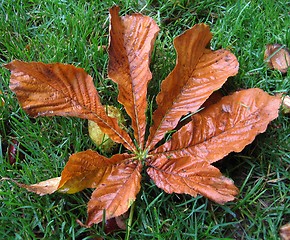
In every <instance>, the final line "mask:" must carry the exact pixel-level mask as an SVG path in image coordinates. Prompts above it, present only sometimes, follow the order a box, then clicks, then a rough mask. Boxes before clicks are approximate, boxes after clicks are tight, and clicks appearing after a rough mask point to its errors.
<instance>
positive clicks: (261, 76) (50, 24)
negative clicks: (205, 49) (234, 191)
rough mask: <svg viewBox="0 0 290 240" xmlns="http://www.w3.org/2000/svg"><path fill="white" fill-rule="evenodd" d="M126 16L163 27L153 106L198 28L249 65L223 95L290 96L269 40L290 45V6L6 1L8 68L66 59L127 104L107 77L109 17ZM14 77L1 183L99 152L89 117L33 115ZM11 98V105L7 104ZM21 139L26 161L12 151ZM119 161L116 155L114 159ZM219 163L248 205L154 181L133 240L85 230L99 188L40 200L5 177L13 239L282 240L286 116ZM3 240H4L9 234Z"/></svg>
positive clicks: (5, 110) (34, 178)
mask: <svg viewBox="0 0 290 240" xmlns="http://www.w3.org/2000/svg"><path fill="white" fill-rule="evenodd" d="M116 3H118V5H119V6H120V7H121V12H120V14H121V15H125V14H130V13H133V12H141V13H142V14H144V15H149V16H150V17H152V18H153V19H154V20H155V21H156V22H157V24H158V25H159V27H160V32H159V35H158V37H157V40H156V45H155V49H154V52H153V55H152V60H151V71H152V73H153V79H152V81H151V82H150V85H149V90H148V102H150V105H149V106H150V107H152V108H154V107H155V102H154V96H155V95H156V94H157V93H158V91H159V87H160V82H161V80H163V79H164V78H165V77H166V76H167V74H168V73H169V72H170V71H171V70H172V69H173V67H174V65H175V51H174V48H173V39H174V37H176V36H178V35H179V34H181V33H182V32H183V31H185V30H187V29H189V28H190V27H192V26H193V25H194V24H196V23H200V22H204V23H206V24H208V25H209V26H210V28H211V31H212V33H213V39H212V41H211V47H212V48H213V49H219V48H225V49H228V50H230V51H232V52H233V53H234V54H235V55H236V57H237V58H238V60H239V64H240V69H239V73H238V75H237V76H235V77H232V78H230V79H229V80H228V82H227V83H226V84H225V85H224V86H223V89H222V91H223V93H225V94H229V93H231V92H234V91H236V90H239V89H245V88H252V87H258V88H261V89H263V90H264V91H266V92H268V93H269V94H276V93H284V94H288V95H289V92H290V72H289V70H288V73H286V74H284V75H282V74H281V73H280V72H279V71H276V70H269V69H268V67H267V64H266V63H265V61H264V50H265V46H266V44H268V43H280V44H282V45H285V46H288V47H290V28H289V26H290V17H289V11H290V2H287V1H286V2H285V1H272V0H263V1H243V0H237V1H217V0H215V1H207V0H204V1H189V0H180V1H171V0H155V1H154V0H151V1H149V0H148V1H146V0H140V1H131V0H126V1H120V2H114V1H98V0H96V1H85V0H80V1H72V0H51V1H42V0H31V1H28V0H27V1H26V0H23V1H22V0H15V1H13V0H0V64H1V65H3V64H5V63H8V62H10V61H12V60H13V59H19V60H23V61H41V62H45V63H51V62H62V63H69V64H73V65H75V66H78V67H82V68H84V69H85V70H86V71H87V72H88V73H89V74H90V75H91V76H92V77H93V78H94V80H95V85H96V87H97V90H98V92H99V93H100V96H101V97H102V99H101V100H102V102H103V103H104V104H110V105H114V106H117V107H119V108H121V105H120V104H119V103H118V102H117V100H116V99H117V87H116V85H115V84H114V83H112V82H111V81H110V80H109V79H108V77H107V64H108V54H107V51H106V49H105V48H103V47H102V46H107V45H108V31H109V15H108V9H109V8H110V7H111V6H113V5H114V4H116ZM9 77H10V73H9V71H7V70H6V69H4V68H2V67H1V68H0V91H1V93H0V96H1V101H0V120H1V123H0V133H1V136H0V139H1V143H0V163H1V167H0V178H3V177H5V178H12V179H14V180H17V181H19V182H21V183H26V184H32V183H36V182H39V181H43V180H46V179H48V178H52V177H57V176H59V175H60V174H61V171H62V169H63V167H64V165H65V163H66V161H67V159H68V157H69V156H70V154H72V153H74V152H80V151H84V150H86V149H95V150H98V149H97V147H96V146H95V145H94V143H93V142H92V141H91V139H90V137H89V135H88V127H87V121H85V120H81V119H76V118H62V117H52V118H49V117H42V118H36V119H34V118H30V117H29V116H28V115H27V114H26V113H25V112H24V111H23V110H22V109H21V108H20V106H19V104H18V102H17V99H16V97H15V95H14V94H13V93H12V92H11V91H10V90H9V87H8V85H9ZM1 102H2V104H1ZM14 140H17V141H18V142H19V146H18V147H17V150H16V157H15V160H16V162H15V164H13V165H11V164H10V163H9V161H8V160H9V147H8V146H10V145H11V144H12V143H13V141H14ZM108 156H110V154H108ZM216 166H217V167H218V168H219V169H220V170H221V171H222V172H223V173H224V174H225V175H226V176H228V177H230V178H232V179H233V180H234V182H235V184H236V186H237V187H238V188H239V189H240V194H239V195H238V197H237V200H236V201H234V202H230V203H227V204H225V205H218V204H216V203H213V202H211V201H210V200H207V199H206V198H204V197H201V196H198V197H197V198H192V197H190V196H188V195H177V194H172V195H169V194H166V193H165V192H163V191H162V190H161V189H159V188H157V187H156V186H155V184H154V183H153V182H152V181H150V180H149V178H148V177H147V176H146V175H144V177H143V183H142V188H141V191H140V193H139V194H138V196H137V200H136V205H135V209H134V216H133V223H132V229H131V232H130V236H128V234H126V230H122V231H118V232H114V233H112V234H111V235H108V236H106V235H105V233H104V229H103V226H102V225H99V226H98V225H95V226H93V227H92V228H90V229H87V228H83V227H81V226H80V225H79V224H78V223H77V222H76V219H79V220H80V221H82V222H85V220H86V216H87V213H86V204H87V202H88V200H89V198H90V194H91V190H85V191H82V192H80V193H77V194H73V195H63V194H60V193H54V194H52V195H48V196H43V197H40V196H38V195H36V194H34V193H30V192H27V191H26V190H25V189H21V188H19V187H17V186H16V185H15V184H14V183H12V182H9V181H0V236H2V239H87V240H88V239H95V238H97V237H103V238H104V239H124V238H125V236H126V237H128V239H129V237H130V239H182V240H183V239H279V228H280V227H281V226H282V225H284V224H286V223H287V222H290V187H289V186H290V121H289V116H285V115H283V114H282V113H280V115H279V117H278V118H277V119H276V120H274V121H273V122H271V123H270V124H269V126H268V129H267V131H266V132H265V133H263V134H260V135H259V136H257V138H256V139H255V141H254V142H253V143H252V144H250V145H248V146H247V147H246V148H245V149H244V150H243V151H242V152H240V153H231V154H230V155H229V156H227V157H226V158H224V159H223V160H222V161H220V162H218V163H217V164H216ZM0 238H1V237H0Z"/></svg>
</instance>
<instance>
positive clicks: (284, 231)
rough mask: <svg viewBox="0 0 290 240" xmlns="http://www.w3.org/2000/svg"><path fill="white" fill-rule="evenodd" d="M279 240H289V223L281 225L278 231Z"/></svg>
mask: <svg viewBox="0 0 290 240" xmlns="http://www.w3.org/2000/svg"><path fill="white" fill-rule="evenodd" d="M279 234H280V237H281V240H290V223H287V224H285V225H283V226H282V227H281V228H280V231H279Z"/></svg>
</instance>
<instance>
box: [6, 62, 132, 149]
mask: <svg viewBox="0 0 290 240" xmlns="http://www.w3.org/2000/svg"><path fill="white" fill-rule="evenodd" d="M5 67H6V68H8V69H9V70H10V71H11V79H10V89H11V90H12V91H13V92H15V93H16V96H17V98H18V101H19V102H20V104H21V106H22V108H23V109H24V110H25V111H26V112H27V113H28V114H29V115H31V116H33V117H37V116H71V117H79V118H85V119H90V120H92V121H95V122H96V123H97V124H98V125H99V126H100V128H102V130H103V132H105V133H106V134H108V135H109V136H110V138H112V139H113V140H114V141H116V142H119V143H123V144H124V145H125V146H126V147H127V148H128V149H134V145H133V143H132V141H131V139H130V137H129V135H128V134H127V133H126V132H125V131H124V130H122V129H121V128H120V127H119V126H118V123H117V120H116V119H114V118H110V117H108V116H107V114H106V111H105V109H104V107H103V106H102V105H101V103H100V99H99V96H98V93H97V90H96V88H95V86H94V83H93V80H92V78H91V76H90V75H88V74H87V73H86V72H85V71H84V70H83V69H82V68H77V67H74V66H72V65H68V64H61V63H55V64H44V63H40V62H30V63H27V62H22V61H17V60H15V61H13V62H11V63H9V64H7V65H5Z"/></svg>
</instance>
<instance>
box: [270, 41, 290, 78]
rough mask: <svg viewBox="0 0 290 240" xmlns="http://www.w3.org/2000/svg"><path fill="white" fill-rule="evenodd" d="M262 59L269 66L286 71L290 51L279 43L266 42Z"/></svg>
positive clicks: (289, 64) (289, 62)
mask: <svg viewBox="0 0 290 240" xmlns="http://www.w3.org/2000/svg"><path fill="white" fill-rule="evenodd" d="M264 59H265V61H266V62H267V63H268V66H269V68H271V69H276V70H279V71H280V72H281V73H286V72H287V70H288V68H289V66H290V51H289V49H288V48H286V47H285V46H283V45H281V44H277V43H275V44H268V45H267V46H266V50H265V53H264Z"/></svg>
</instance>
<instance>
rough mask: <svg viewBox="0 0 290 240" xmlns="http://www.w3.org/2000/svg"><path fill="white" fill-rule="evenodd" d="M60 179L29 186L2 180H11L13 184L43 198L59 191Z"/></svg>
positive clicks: (51, 179)
mask: <svg viewBox="0 0 290 240" xmlns="http://www.w3.org/2000/svg"><path fill="white" fill-rule="evenodd" d="M60 179H61V178H60V177H56V178H50V179H48V180H45V181H42V182H39V183H36V184H32V185H27V184H23V183H19V182H17V181H15V180H13V179H9V178H2V180H9V181H11V182H14V183H15V184H16V185H18V186H19V187H22V188H25V189H26V190H28V191H29V192H34V193H37V194H39V195H40V196H43V195H46V194H52V193H54V192H55V191H57V189H58V185H59V182H60Z"/></svg>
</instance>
